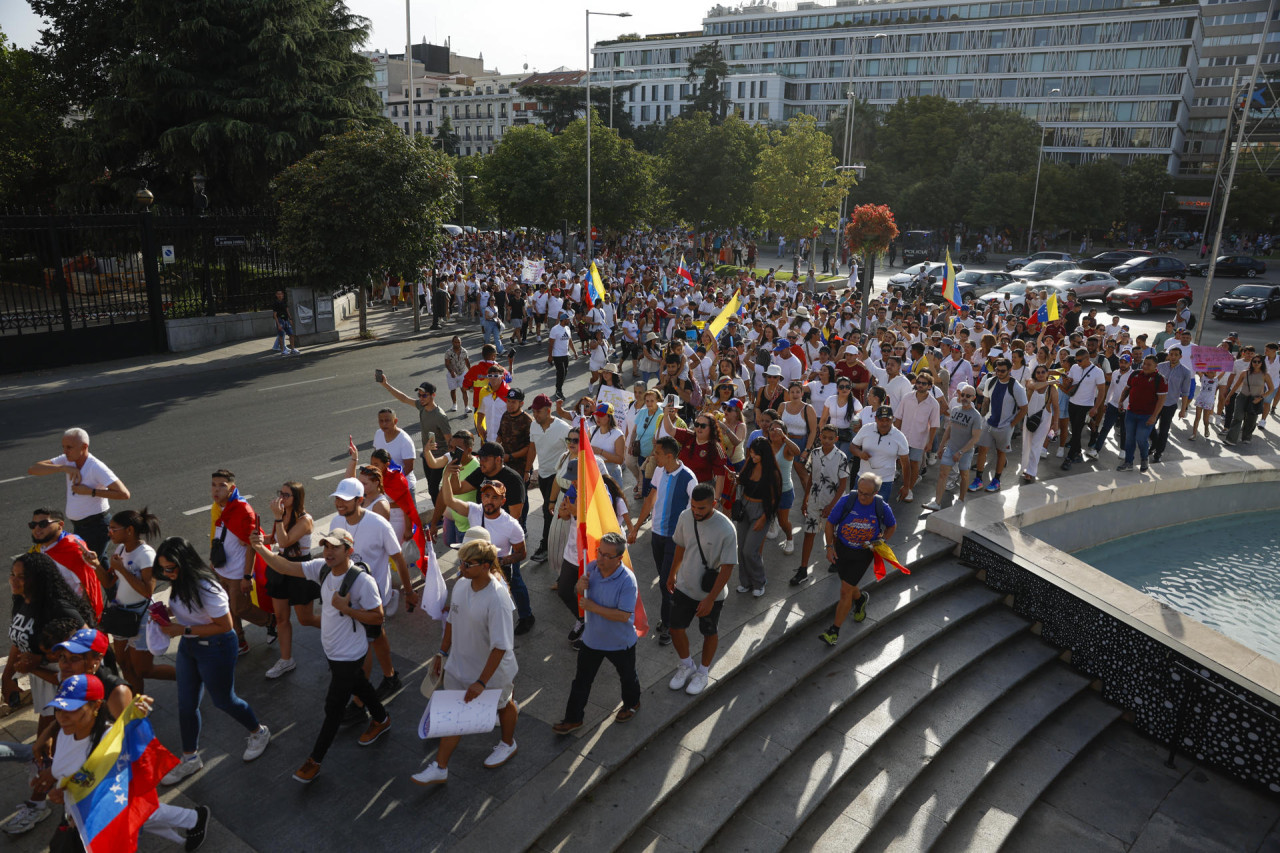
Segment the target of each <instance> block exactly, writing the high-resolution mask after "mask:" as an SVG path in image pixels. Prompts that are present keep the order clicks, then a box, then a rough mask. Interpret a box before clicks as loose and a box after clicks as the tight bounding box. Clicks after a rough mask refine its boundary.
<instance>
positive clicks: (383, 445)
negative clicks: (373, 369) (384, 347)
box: [373, 370, 418, 495]
mask: <svg viewBox="0 0 1280 853" xmlns="http://www.w3.org/2000/svg"><path fill="white" fill-rule="evenodd" d="M377 373H378V375H379V376H382V371H381V370H379V371H377ZM383 379H385V377H383ZM378 384H382V380H379V383H378ZM373 449H374V450H385V451H387V453H388V454H389V455H390V456H391V459H392V460H393V461H394V462H395V463H396V464H397V465H399V466H400V467H401V468H402V469H403V470H404V475H405V476H406V477H408V478H409V489H410V494H411V495H412V494H415V493H416V492H417V488H418V480H417V478H416V477H415V476H414V475H413V468H414V463H415V462H416V461H417V460H418V449H417V447H416V446H414V443H413V437H412V436H410V435H409V433H408V432H406V431H405V430H402V429H401V428H400V419H399V418H398V417H396V413H395V412H393V411H392V410H391V409H379V410H378V428H377V429H376V430H374V432H373Z"/></svg>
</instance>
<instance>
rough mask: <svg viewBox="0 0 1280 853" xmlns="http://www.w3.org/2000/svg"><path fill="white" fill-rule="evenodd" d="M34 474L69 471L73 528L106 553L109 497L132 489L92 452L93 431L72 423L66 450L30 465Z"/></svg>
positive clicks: (123, 496) (65, 440) (117, 497)
mask: <svg viewBox="0 0 1280 853" xmlns="http://www.w3.org/2000/svg"><path fill="white" fill-rule="evenodd" d="M27 474H29V475H30V476H32V477H43V476H45V475H47V474H65V475H66V478H67V508H66V514H67V518H69V519H70V520H71V526H72V532H74V533H75V534H76V535H77V536H79V537H80V538H81V539H83V540H84V541H85V544H87V545H88V546H89V547H90V548H92V549H93V552H94V553H95V554H104V553H105V552H106V548H107V544H108V541H109V539H110V537H108V536H107V520H108V515H109V514H110V513H109V510H110V504H108V503H107V502H108V501H113V500H115V501H127V500H129V498H130V494H129V489H128V488H126V487H125V484H124V483H122V482H120V479H119V478H118V477H116V475H115V474H114V473H113V472H112V470H111V469H110V468H108V467H107V466H106V465H105V464H104V463H103V462H102V460H100V459H99V458H98V457H96V456H94V455H93V454H92V453H90V452H89V433H87V432H85V431H84V430H83V429H80V428H79V427H72V428H71V429H69V430H67V431H66V432H64V433H63V434H62V453H61V454H59V455H57V456H55V457H53V458H52V459H46V460H44V461H43V462H37V463H36V464H34V465H32V466H31V467H30V468H28V469H27Z"/></svg>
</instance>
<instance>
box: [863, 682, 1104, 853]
mask: <svg viewBox="0 0 1280 853" xmlns="http://www.w3.org/2000/svg"><path fill="white" fill-rule="evenodd" d="M1088 686H1089V679H1088V678H1086V677H1085V676H1083V675H1080V674H1078V673H1076V672H1073V671H1072V670H1071V669H1070V668H1068V667H1067V666H1066V665H1065V664H1061V663H1059V664H1054V665H1050V666H1046V667H1044V668H1043V669H1041V670H1039V671H1037V672H1036V673H1034V674H1033V675H1032V676H1031V677H1030V678H1028V679H1027V680H1026V681H1024V682H1022V683H1021V684H1019V685H1017V686H1016V687H1014V688H1013V689H1012V690H1010V691H1009V692H1008V693H1007V694H1005V695H1004V696H1003V697H1001V698H1000V699H999V700H998V701H997V702H996V703H995V704H993V705H992V706H991V707H990V708H988V709H987V710H986V711H985V712H984V713H983V714H982V715H981V716H980V717H978V718H977V719H976V720H974V721H973V723H972V724H971V725H969V726H968V727H967V728H965V730H964V731H962V732H960V734H958V735H957V736H956V737H955V738H954V739H953V740H952V741H951V742H950V743H948V744H947V748H946V749H944V750H943V751H942V752H941V753H940V754H939V755H938V757H937V759H935V760H934V761H931V762H930V763H929V764H928V766H926V767H925V768H924V770H923V771H922V772H921V773H920V775H919V776H918V777H917V778H916V780H915V781H914V782H912V783H911V785H910V787H908V788H907V789H906V790H905V791H904V792H903V793H902V796H901V797H899V798H898V801H897V803H895V804H894V806H893V808H892V809H890V810H889V811H888V813H886V814H885V816H884V817H883V818H882V819H881V820H879V821H877V822H876V824H875V826H874V827H873V828H872V831H871V834H870V835H868V836H867V837H866V838H865V839H864V840H863V841H862V844H861V845H860V846H861V849H864V850H886V851H896V853H915V852H916V851H920V850H927V849H928V848H929V846H930V845H932V844H933V843H934V842H935V841H936V840H937V839H938V838H939V836H941V835H942V834H943V832H945V831H946V829H947V826H948V823H949V822H950V821H951V820H952V819H954V817H955V815H956V813H957V812H958V811H959V809H960V808H961V807H962V806H963V805H964V803H965V802H966V801H967V800H968V799H969V798H970V797H971V796H972V795H973V793H974V792H975V791H976V790H977V788H978V787H979V786H980V785H981V784H982V782H983V780H984V779H986V778H987V776H988V775H989V774H990V773H992V772H993V771H994V769H995V768H996V767H998V766H1000V764H1001V761H1002V760H1003V759H1004V758H1005V757H1006V756H1008V755H1009V753H1010V751H1011V750H1012V749H1013V748H1014V747H1015V746H1016V745H1017V744H1018V742H1019V741H1020V740H1022V739H1023V738H1025V737H1027V736H1028V735H1029V733H1030V732H1032V731H1033V730H1034V729H1035V728H1036V727H1037V726H1039V725H1040V723H1042V722H1043V721H1044V720H1045V719H1046V718H1048V717H1049V716H1050V715H1051V714H1053V713H1054V712H1055V711H1057V710H1058V709H1059V708H1061V707H1063V705H1065V704H1066V703H1067V702H1069V701H1071V699H1072V698H1074V697H1075V696H1077V695H1078V694H1079V693H1080V692H1081V691H1082V690H1084V689H1086V688H1087V687H1088Z"/></svg>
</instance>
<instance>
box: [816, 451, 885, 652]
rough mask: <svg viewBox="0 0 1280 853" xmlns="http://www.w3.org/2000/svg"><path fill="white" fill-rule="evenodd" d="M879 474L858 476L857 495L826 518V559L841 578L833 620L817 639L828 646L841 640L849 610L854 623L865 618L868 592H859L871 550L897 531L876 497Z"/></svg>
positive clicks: (880, 500)
mask: <svg viewBox="0 0 1280 853" xmlns="http://www.w3.org/2000/svg"><path fill="white" fill-rule="evenodd" d="M882 485H883V484H882V482H881V480H880V477H879V475H877V474H874V473H871V472H869V471H868V472H867V473H865V474H861V475H859V476H858V489H857V492H855V493H854V494H851V495H845V496H844V497H843V498H841V499H840V501H839V502H838V503H837V504H836V505H835V507H834V508H833V509H832V510H831V515H829V516H828V517H827V541H828V542H829V543H831V544H829V545H828V546H827V559H828V560H830V561H831V567H832V569H833V570H834V571H835V572H836V574H837V575H839V576H840V600H839V601H838V602H837V603H836V615H835V620H834V621H833V622H832V623H831V627H830V628H828V629H827V630H826V631H825V632H823V633H822V634H821V635H820V637H819V639H821V640H822V642H824V643H826V644H827V645H828V646H834V645H835V644H836V643H837V642H839V640H840V626H842V625H843V624H844V620H845V618H846V617H847V616H848V615H849V613H850V611H852V612H853V621H854V622H861V621H862V620H863V619H865V618H867V605H868V604H869V603H870V602H871V596H870V594H869V593H866V592H863V591H862V586H861V584H862V579H863V578H864V577H865V576H866V574H867V569H869V568H871V563H872V560H873V558H874V556H875V555H874V554H873V553H872V550H871V549H872V548H873V547H874V546H875V544H876V543H877V542H887V541H888V539H889V538H890V537H891V536H893V531H894V530H895V529H897V524H898V522H897V520H896V519H894V517H893V510H892V509H890V507H889V502H888V501H886V500H885V499H884V498H883V497H882V496H881V494H879V492H880V489H881V487H882Z"/></svg>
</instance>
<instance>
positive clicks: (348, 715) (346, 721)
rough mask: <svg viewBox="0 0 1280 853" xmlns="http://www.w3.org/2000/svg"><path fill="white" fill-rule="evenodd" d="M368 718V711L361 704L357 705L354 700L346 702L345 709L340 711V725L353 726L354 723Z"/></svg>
mask: <svg viewBox="0 0 1280 853" xmlns="http://www.w3.org/2000/svg"><path fill="white" fill-rule="evenodd" d="M367 719H369V712H368V711H366V710H365V709H364V706H363V705H357V704H356V703H355V702H348V703H347V710H346V711H344V712H343V713H342V725H343V727H344V728H345V727H346V726H354V725H355V724H356V723H363V722H364V721H365V720H367Z"/></svg>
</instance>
